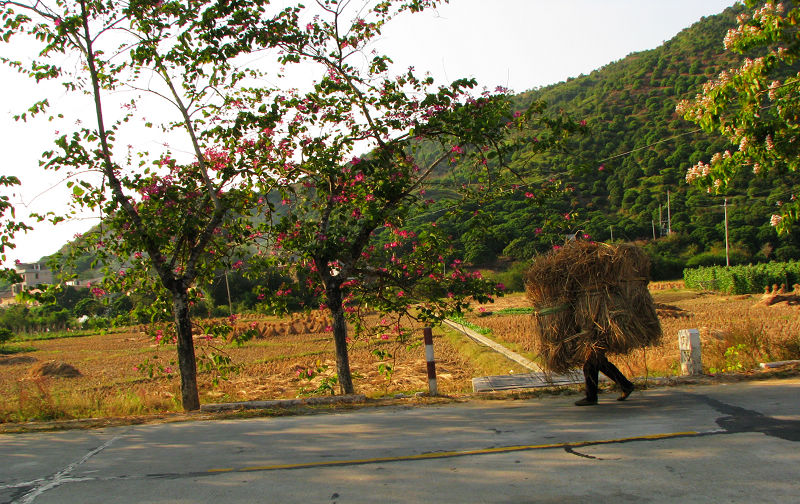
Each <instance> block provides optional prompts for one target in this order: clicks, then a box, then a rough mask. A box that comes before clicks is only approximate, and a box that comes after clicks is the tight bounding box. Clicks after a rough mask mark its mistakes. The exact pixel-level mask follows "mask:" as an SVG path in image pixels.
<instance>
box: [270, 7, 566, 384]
mask: <svg viewBox="0 0 800 504" xmlns="http://www.w3.org/2000/svg"><path fill="white" fill-rule="evenodd" d="M318 3H319V5H320V7H321V8H322V10H323V13H322V14H321V15H319V16H316V17H314V18H313V19H307V20H301V19H300V18H298V19H297V23H296V24H294V25H292V26H289V27H287V35H286V37H285V40H284V41H282V42H280V43H279V46H280V47H281V48H282V49H283V51H284V55H283V60H284V62H286V63H290V62H304V63H315V64H317V65H320V66H321V68H322V75H321V77H320V79H319V80H318V81H317V82H316V84H315V85H314V88H313V89H312V90H311V91H308V92H306V93H300V92H296V93H293V94H291V95H288V96H286V98H285V104H286V105H287V106H288V107H291V108H292V110H293V112H292V113H293V119H292V120H291V121H290V122H289V123H288V125H287V126H286V127H285V128H283V129H282V130H281V131H280V132H273V134H275V135H283V140H281V141H276V142H275V143H274V145H275V146H276V147H280V149H277V148H276V152H275V154H274V155H275V156H276V157H284V158H288V159H292V160H293V163H295V164H294V166H296V168H297V170H298V172H299V173H300V176H299V177H298V178H297V179H296V183H295V184H294V185H293V186H292V187H291V188H287V191H286V192H285V193H284V197H283V198H284V199H283V201H282V204H283V205H284V206H285V209H286V216H285V218H284V219H282V221H281V222H280V225H279V229H278V230H277V231H278V235H277V237H276V244H275V248H277V250H278V251H279V252H282V258H283V259H284V261H285V263H284V265H285V266H286V267H289V268H293V269H295V271H296V273H297V276H298V277H301V278H306V279H307V282H308V284H307V287H310V288H313V289H316V291H317V292H318V293H319V294H321V295H323V296H324V307H325V308H326V309H327V310H328V311H329V312H330V315H331V317H332V326H331V327H330V331H331V332H332V333H333V339H334V344H335V349H336V360H337V372H338V383H339V388H340V391H341V392H342V393H345V394H349V393H353V392H354V386H353V382H352V377H351V372H350V365H349V357H348V342H349V337H348V333H347V321H348V320H350V321H351V322H352V323H353V324H354V327H355V331H356V336H360V335H363V334H365V333H369V330H368V329H367V327H366V325H365V324H364V322H363V315H364V314H365V313H367V312H370V311H373V310H378V311H380V312H383V313H391V314H395V315H397V317H398V318H397V319H394V320H392V321H390V320H388V319H384V320H383V321H382V322H381V323H379V324H378V326H377V327H373V328H372V331H376V332H377V336H378V337H381V338H387V337H390V336H391V337H397V338H399V339H401V340H402V339H405V338H407V336H408V335H407V334H406V333H404V332H403V330H402V329H401V326H400V323H399V319H400V318H402V317H404V316H408V317H412V318H414V319H417V320H421V321H424V322H426V323H436V322H439V321H441V320H442V319H443V318H444V317H445V316H446V315H447V314H450V313H453V312H461V311H462V310H463V309H464V308H466V307H467V305H468V302H469V300H470V299H474V300H477V301H487V300H489V299H491V298H492V296H495V295H498V294H499V293H500V291H501V290H502V286H499V285H495V284H493V283H491V282H489V281H486V280H484V279H482V278H481V277H480V275H479V274H478V273H469V272H467V271H465V270H464V268H463V264H461V262H460V261H458V260H452V259H451V260H448V256H449V255H450V252H449V250H450V246H451V244H452V240H450V239H449V237H448V236H446V235H444V234H443V233H441V232H440V230H439V229H438V228H437V223H436V220H437V217H436V215H437V213H433V214H432V216H431V217H430V218H426V220H427V221H428V224H427V225H424V226H417V227H416V229H413V228H412V227H411V226H410V225H409V224H410V219H411V218H412V217H415V216H419V215H420V214H421V213H425V212H432V209H431V207H430V205H431V204H432V203H433V202H434V200H435V199H438V200H442V199H443V198H445V197H450V198H453V199H454V201H453V202H452V204H453V205H457V202H458V200H459V199H460V198H462V197H469V198H471V199H474V198H477V199H478V200H481V199H483V200H488V199H489V198H490V196H496V195H497V194H498V193H503V192H508V191H512V190H516V191H521V192H522V193H525V192H526V191H528V190H529V189H528V187H527V185H526V184H527V181H526V179H525V177H524V174H521V173H514V172H512V171H510V170H509V169H508V168H507V167H506V165H505V164H504V161H506V160H507V159H508V157H509V155H510V153H511V151H512V150H513V148H514V145H515V144H514V143H513V141H512V140H513V139H512V138H511V133H512V132H514V131H515V130H516V129H517V127H518V126H520V125H521V124H523V123H526V122H527V123H532V124H536V125H538V126H540V127H541V129H542V130H544V131H542V132H540V133H539V135H538V136H539V137H540V138H538V139H537V140H540V143H539V144H537V145H538V148H540V149H544V148H546V147H547V146H549V145H551V144H552V143H553V142H555V141H557V140H558V139H560V138H561V136H562V134H563V132H564V131H566V130H569V129H577V128H578V127H579V126H578V125H576V124H573V123H571V122H569V121H565V120H549V119H547V118H545V117H543V116H542V115H541V114H542V112H543V106H542V105H541V104H538V103H537V104H534V105H533V106H532V107H531V108H530V109H529V110H527V111H525V112H517V113H514V111H513V109H512V107H511V100H510V96H509V95H508V94H507V93H506V91H505V90H504V89H498V90H496V91H495V92H489V91H484V92H481V93H474V92H473V89H474V88H475V86H476V83H475V82H474V81H473V80H470V79H461V80H457V81H455V82H453V83H452V84H450V85H447V86H441V87H438V88H436V87H434V86H433V79H431V78H430V77H419V76H418V75H416V73H415V72H414V70H413V68H412V69H408V71H406V72H403V73H401V74H399V75H392V74H391V72H390V66H391V60H390V58H389V57H388V56H384V55H378V54H376V53H374V52H373V53H371V55H370V56H366V55H367V54H370V53H369V44H370V42H371V41H372V40H373V39H374V38H375V37H376V36H377V35H379V34H380V30H381V27H382V26H383V25H384V24H385V23H386V22H388V21H389V20H390V19H391V18H392V17H393V16H395V15H397V14H398V13H400V12H402V11H412V12H416V11H419V10H421V9H423V8H425V7H428V6H431V5H434V4H435V3H436V2H427V1H408V2H396V3H391V2H374V3H373V2H369V3H367V4H366V5H365V6H364V7H363V8H362V9H361V10H359V11H358V12H353V13H348V11H347V8H348V4H349V3H348V2H337V1H333V0H323V1H320V2H318ZM350 14H352V16H350ZM443 176H449V177H453V178H455V179H456V180H457V181H458V182H457V183H456V184H455V187H460V188H461V190H457V191H455V192H453V191H448V192H449V193H450V194H447V193H445V192H442V190H436V184H435V180H437V179H439V180H440V179H441V177H443ZM510 177H514V179H515V181H516V182H515V184H514V186H513V188H512V186H511V184H510V183H508V178H510ZM289 189H290V190H289ZM434 192H435V194H434ZM441 213H442V212H438V215H441ZM278 255H281V254H278ZM287 293H289V289H281V290H280V291H278V293H277V294H279V295H280V294H282V295H286V294H287ZM262 294H267V293H262Z"/></svg>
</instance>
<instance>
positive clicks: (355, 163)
mask: <svg viewBox="0 0 800 504" xmlns="http://www.w3.org/2000/svg"><path fill="white" fill-rule="evenodd" d="M360 162H361V158H360V157H358V156H353V159H351V160H350V164H351V165H353V166H355V165H357V164H358V163H360Z"/></svg>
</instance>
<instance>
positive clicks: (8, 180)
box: [0, 175, 31, 282]
mask: <svg viewBox="0 0 800 504" xmlns="http://www.w3.org/2000/svg"><path fill="white" fill-rule="evenodd" d="M19 184H20V182H19V179H18V178H17V177H12V176H7V175H0V187H3V188H13V187H14V186H18V185H19ZM29 229H31V227H30V226H29V225H27V224H25V223H24V222H22V221H18V220H17V219H16V213H15V210H14V205H13V204H12V203H11V202H10V201H9V197H8V196H7V195H6V194H3V195H0V264H3V265H4V264H5V263H6V249H13V248H15V247H16V245H15V244H14V236H15V235H16V234H17V233H18V232H20V231H23V232H24V231H27V230H29ZM0 278H2V279H4V280H7V281H10V282H17V281H19V275H17V274H16V272H15V271H14V269H13V268H9V267H3V268H0Z"/></svg>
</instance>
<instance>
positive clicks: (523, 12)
mask: <svg viewBox="0 0 800 504" xmlns="http://www.w3.org/2000/svg"><path fill="white" fill-rule="evenodd" d="M734 3H735V2H734V0H558V1H553V0H492V1H491V2H490V1H489V0H451V1H450V3H449V4H445V5H443V6H440V7H439V8H437V9H436V10H432V11H427V12H424V13H420V14H413V15H407V16H404V17H401V18H397V19H395V20H394V21H392V22H391V23H390V24H388V25H387V26H386V27H385V28H384V31H383V35H382V37H381V39H380V40H379V41H378V42H377V46H378V47H377V49H378V50H379V51H383V52H385V53H386V54H388V55H390V56H391V57H392V59H393V60H394V62H395V64H396V65H397V67H396V68H397V70H398V71H401V70H403V69H405V68H407V67H408V66H414V68H415V69H416V71H417V72H426V71H427V72H430V73H431V74H432V75H433V77H434V78H435V79H436V80H437V81H438V82H447V81H451V80H454V79H458V78H462V77H474V78H475V79H477V81H478V83H479V85H481V86H485V87H487V88H489V89H494V88H495V87H496V86H503V87H507V88H510V89H511V90H513V91H515V92H522V91H526V90H529V89H532V88H535V87H540V86H546V85H549V84H554V83H557V82H561V81H564V80H566V79H567V78H569V77H577V76H579V75H581V74H588V73H590V72H591V71H592V70H595V69H597V68H600V67H602V66H604V65H606V64H608V63H611V62H614V61H617V60H620V59H622V58H624V57H625V56H627V55H628V54H630V53H633V52H638V51H644V50H648V49H653V48H655V47H658V46H659V45H661V44H662V43H663V42H666V41H667V40H669V39H671V38H672V37H673V36H675V35H676V34H677V33H678V32H680V31H681V30H682V29H684V28H688V27H689V26H691V25H692V24H694V23H695V22H697V21H699V20H700V18H701V17H703V16H709V15H713V14H718V13H720V12H722V11H723V10H724V9H725V8H727V7H729V6H731V5H733V4H734ZM488 6H491V7H488ZM720 44H722V41H720ZM26 49H28V48H27V47H26V46H22V45H20V44H19V43H18V42H13V41H12V43H11V44H9V45H0V56H9V57H15V58H20V56H17V55H16V54H15V51H16V53H20V54H21V53H23V52H24V51H25V50H26ZM0 82H2V93H0V150H2V152H3V154H4V156H3V161H2V163H0V173H2V174H3V175H16V176H17V177H19V178H20V180H21V181H22V186H21V187H19V188H17V189H15V190H14V191H13V194H11V193H10V192H9V191H2V190H0V194H5V195H8V196H10V201H11V202H12V203H13V204H14V205H15V207H16V212H17V218H25V217H26V216H27V215H29V214H30V213H31V212H39V213H44V212H47V211H48V210H52V209H54V208H63V207H64V206H65V204H66V201H67V199H68V189H67V187H66V185H65V183H64V181H63V180H61V179H62V178H63V175H61V174H58V173H52V172H45V171H44V170H42V169H41V168H39V166H38V160H39V158H40V154H41V152H43V151H45V150H47V149H49V148H51V147H50V146H51V145H52V140H53V138H54V135H53V133H54V127H53V125H51V124H47V123H46V122H44V121H39V120H36V121H31V122H28V123H18V122H15V121H14V120H13V119H12V115H13V114H14V113H19V112H20V111H21V110H24V109H25V108H26V107H27V106H28V104H29V103H32V102H33V101H35V100H37V99H41V98H42V97H44V96H50V97H51V98H52V99H51V102H53V103H54V104H56V105H58V106H62V107H64V109H65V110H66V111H67V115H68V116H69V119H71V120H73V118H74V119H79V118H83V119H84V121H92V117H91V116H90V115H87V114H88V113H89V112H91V110H90V109H89V108H88V107H86V103H80V102H77V101H72V99H71V98H69V97H68V96H66V95H65V94H64V93H63V92H62V91H61V90H60V89H58V88H55V87H46V86H37V85H36V84H35V83H33V82H32V81H29V80H28V79H25V78H24V77H22V76H19V75H17V74H16V73H14V72H12V71H10V70H8V69H6V68H0ZM137 147H138V146H137ZM144 148H152V146H145V147H144ZM96 223H97V217H96V216H92V215H83V216H81V217H80V218H79V219H76V220H74V221H71V222H66V223H60V224H58V225H57V226H51V225H47V224H34V227H35V230H34V231H31V232H28V233H27V234H18V235H17V238H16V240H15V242H16V245H17V247H16V249H13V250H8V249H7V250H6V256H7V261H6V265H11V264H13V262H14V261H15V260H20V261H22V262H35V261H38V260H39V259H40V258H42V257H43V256H46V255H50V254H52V253H54V252H56V251H57V250H58V249H60V248H61V246H63V245H64V244H65V243H67V242H68V241H70V240H71V239H72V238H73V237H74V235H75V234H76V233H80V232H83V231H85V230H87V229H89V228H90V227H91V226H92V225H94V224H96Z"/></svg>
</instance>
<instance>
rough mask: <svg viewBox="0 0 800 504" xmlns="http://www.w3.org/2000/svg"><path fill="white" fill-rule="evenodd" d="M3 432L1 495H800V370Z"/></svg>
mask: <svg viewBox="0 0 800 504" xmlns="http://www.w3.org/2000/svg"><path fill="white" fill-rule="evenodd" d="M576 398H577V396H557V397H548V398H543V399H531V400H520V401H505V400H503V401H478V400H476V401H471V402H469V403H463V404H453V405H444V406H431V407H387V408H365V409H362V410H359V411H350V412H343V413H334V414H319V415H312V416H302V417H282V418H256V419H247V420H224V421H207V422H186V423H173V424H159V425H138V426H132V427H115V428H107V429H98V430H91V431H66V432H55V433H36V434H6V435H0V460H2V466H0V504H2V503H26V504H27V503H37V504H44V503H95V502H96V503H115V502H119V503H133V502H137V503H139V502H146V503H190V502H217V503H223V502H225V503H227V502H248V503H249V502H260V503H272V502H275V503H290V502H303V503H342V504H343V503H372V502H377V501H381V502H434V501H435V502H454V503H455V502H457V503H465V502H498V503H512V502H513V503H520V502H545V503H546V502H553V503H555V502H614V503H626V502H636V503H639V502H683V503H687V502H755V501H757V502H781V503H785V502H797V501H798V497H797V494H798V489H800V484H798V481H800V444H798V443H800V378H792V379H783V380H769V381H751V382H740V383H735V384H726V385H711V386H682V387H675V388H662V389H655V390H648V391H642V392H639V391H637V392H635V393H634V394H633V395H632V396H631V398H630V399H629V400H628V401H625V402H617V401H615V400H614V395H613V394H606V395H604V396H601V398H600V404H599V405H598V406H593V407H583V408H579V407H575V406H573V405H572V403H573V402H574V400H575V399H576Z"/></svg>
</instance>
